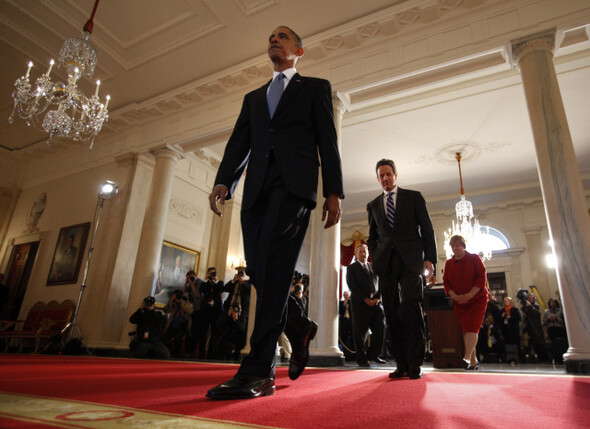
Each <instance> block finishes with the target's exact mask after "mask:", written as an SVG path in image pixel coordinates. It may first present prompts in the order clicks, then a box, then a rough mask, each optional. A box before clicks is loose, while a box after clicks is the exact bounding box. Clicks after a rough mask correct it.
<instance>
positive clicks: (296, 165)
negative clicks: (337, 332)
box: [207, 26, 344, 399]
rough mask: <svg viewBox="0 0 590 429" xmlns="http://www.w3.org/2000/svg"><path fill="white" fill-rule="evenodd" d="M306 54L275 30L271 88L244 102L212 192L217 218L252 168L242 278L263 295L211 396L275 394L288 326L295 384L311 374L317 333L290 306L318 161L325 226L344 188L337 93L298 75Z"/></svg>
mask: <svg viewBox="0 0 590 429" xmlns="http://www.w3.org/2000/svg"><path fill="white" fill-rule="evenodd" d="M302 55H303V44H302V42H301V38H300V37H299V36H298V35H297V34H296V33H295V32H294V31H293V30H291V29H290V28H288V27H285V26H281V27H278V28H276V29H275V30H274V31H273V32H272V34H271V35H270V37H269V39H268V56H269V58H270V60H271V62H272V64H273V66H274V70H275V72H274V77H273V80H272V81H271V82H272V83H271V82H268V83H267V84H266V85H264V86H262V87H261V88H259V89H257V90H255V91H252V92H250V93H249V94H247V95H246V96H245V98H244V102H243V104H242V111H241V112H240V116H239V117H238V120H237V122H236V125H235V128H234V131H233V133H232V135H231V137H230V139H229V141H228V143H227V147H226V149H225V153H224V155H223V160H222V161H221V165H220V166H219V171H218V173H217V177H216V179H215V187H214V188H213V191H212V192H211V195H210V196H209V203H210V206H211V210H213V212H214V213H216V214H217V215H221V212H220V211H219V208H218V206H217V204H218V203H220V204H223V203H224V201H225V200H226V199H228V198H230V197H231V196H232V194H233V192H234V190H235V188H236V186H237V184H238V181H239V179H240V177H241V176H242V173H243V171H244V169H245V168H246V165H248V174H247V175H246V181H245V183H244V199H243V203H242V212H241V220H242V233H243V236H244V253H245V256H246V264H247V269H246V273H247V274H248V275H249V276H250V278H251V279H252V284H253V285H254V287H255V288H256V296H257V299H256V316H255V322H254V330H253V332H252V336H251V339H250V346H251V350H250V353H249V354H248V356H246V357H245V358H244V359H243V360H242V364H241V366H240V369H239V370H238V373H237V374H236V375H235V376H234V378H232V379H231V380H229V381H227V382H225V383H222V384H220V385H218V386H215V387H214V388H212V389H210V390H209V391H208V392H207V396H208V397H210V398H212V399H245V398H255V397H258V396H265V395H273V394H274V392H275V380H274V376H275V361H276V347H277V341H278V339H279V336H280V335H281V333H282V332H283V330H285V334H286V335H287V337H288V338H289V341H290V342H291V345H292V348H293V353H292V355H291V361H290V364H289V378H291V379H292V380H295V379H296V378H297V377H299V375H300V374H301V373H302V372H303V370H304V369H305V366H306V365H307V361H308V359H309V342H310V340H311V339H313V337H314V336H315V334H316V331H317V324H315V323H314V322H312V321H311V320H309V319H308V318H307V317H306V316H305V315H304V314H303V312H302V311H301V309H300V308H298V307H299V306H298V305H297V304H295V305H294V306H292V305H289V306H288V310H287V303H288V301H289V300H290V298H289V290H290V287H291V280H292V277H293V272H294V271H295V264H296V263H297V258H298V256H299V252H300V250H301V246H302V244H303V239H304V238H305V232H306V231H307V227H308V225H309V219H310V213H311V210H313V209H314V208H315V206H316V200H317V187H318V173H319V165H320V158H321V165H322V179H323V195H324V197H325V198H326V201H325V203H324V206H323V217H322V220H326V219H327V220H326V224H325V226H324V228H330V227H331V226H333V225H336V224H337V223H338V222H339V221H340V213H341V212H340V198H343V196H344V191H343V185H342V167H341V162H340V154H339V153H338V144H337V143H338V142H337V134H336V128H335V126H334V114H333V108H332V88H331V85H330V83H329V82H328V81H326V80H323V79H317V78H310V77H303V76H301V75H299V74H298V73H297V71H296V70H295V64H296V63H297V61H298V60H299V58H301V56H302ZM293 309H294V310H293ZM295 319H296V320H295Z"/></svg>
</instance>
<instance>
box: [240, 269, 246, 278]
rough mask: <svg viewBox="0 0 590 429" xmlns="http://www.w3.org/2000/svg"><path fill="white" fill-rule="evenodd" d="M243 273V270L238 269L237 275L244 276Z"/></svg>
mask: <svg viewBox="0 0 590 429" xmlns="http://www.w3.org/2000/svg"><path fill="white" fill-rule="evenodd" d="M245 275H246V273H245V272H244V270H240V271H238V277H244V276H245Z"/></svg>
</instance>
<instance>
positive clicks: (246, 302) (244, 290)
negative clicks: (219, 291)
mask: <svg viewBox="0 0 590 429" xmlns="http://www.w3.org/2000/svg"><path fill="white" fill-rule="evenodd" d="M235 289H236V285H235V284H234V283H233V282H231V281H230V282H227V284H226V285H225V286H224V288H223V290H224V292H225V291H226V292H229V295H228V296H227V298H226V300H225V302H224V303H223V313H224V314H225V315H227V312H228V311H229V307H230V305H231V301H232V299H233V297H234V291H235ZM251 289H252V284H251V283H250V282H249V281H245V282H243V283H242V286H241V287H240V305H241V307H242V313H241V314H240V319H244V318H247V317H248V315H249V313H250V291H251Z"/></svg>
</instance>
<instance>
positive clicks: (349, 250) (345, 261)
mask: <svg viewBox="0 0 590 429" xmlns="http://www.w3.org/2000/svg"><path fill="white" fill-rule="evenodd" d="M359 244H367V242H366V241H365V240H355V241H354V242H353V243H352V244H350V245H349V246H345V245H343V244H341V245H340V265H343V266H345V267H348V266H349V265H350V264H351V263H352V258H354V249H356V247H357V246H358V245H359Z"/></svg>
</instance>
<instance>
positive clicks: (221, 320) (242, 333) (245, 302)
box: [129, 267, 309, 362]
mask: <svg viewBox="0 0 590 429" xmlns="http://www.w3.org/2000/svg"><path fill="white" fill-rule="evenodd" d="M251 288H252V284H251V282H250V280H249V278H248V276H247V275H246V274H245V272H244V271H242V270H239V271H238V272H237V273H236V274H235V275H234V277H233V279H232V280H230V281H229V282H227V283H225V284H224V282H223V281H221V280H219V279H218V277H217V270H216V269H215V267H210V268H208V269H207V275H206V278H205V279H200V278H198V277H197V275H196V273H195V272H194V271H192V270H191V271H188V272H187V273H186V284H185V286H184V289H178V290H175V291H174V292H173V293H172V296H171V297H170V300H169V301H168V303H167V304H166V305H165V306H164V308H163V309H160V310H158V309H156V301H155V299H154V297H152V296H148V297H146V298H145V299H144V300H143V301H142V303H141V304H140V307H139V308H138V309H137V311H136V312H135V313H133V314H132V315H131V317H130V319H129V321H130V322H131V323H133V324H135V325H137V329H136V331H135V332H133V339H132V341H131V343H130V349H131V351H132V355H133V356H134V357H136V358H148V357H152V358H157V359H168V358H170V357H173V358H193V357H194V358H199V359H211V360H231V361H234V362H238V361H239V360H240V353H241V351H242V350H243V348H244V347H245V346H246V337H247V329H248V317H249V313H250V292H251ZM291 297H292V298H293V300H294V302H295V303H296V304H297V305H298V306H299V307H300V308H301V311H302V312H303V313H304V314H305V315H307V311H308V301H309V276H308V275H307V274H301V273H299V272H297V271H295V273H294V275H293V280H292V285H291ZM224 298H225V299H224ZM279 346H280V353H281V356H283V357H284V358H285V359H284V361H289V359H290V357H291V353H292V351H291V345H290V343H289V340H288V338H287V336H286V335H284V334H283V335H282V336H281V338H280V339H279Z"/></svg>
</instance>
